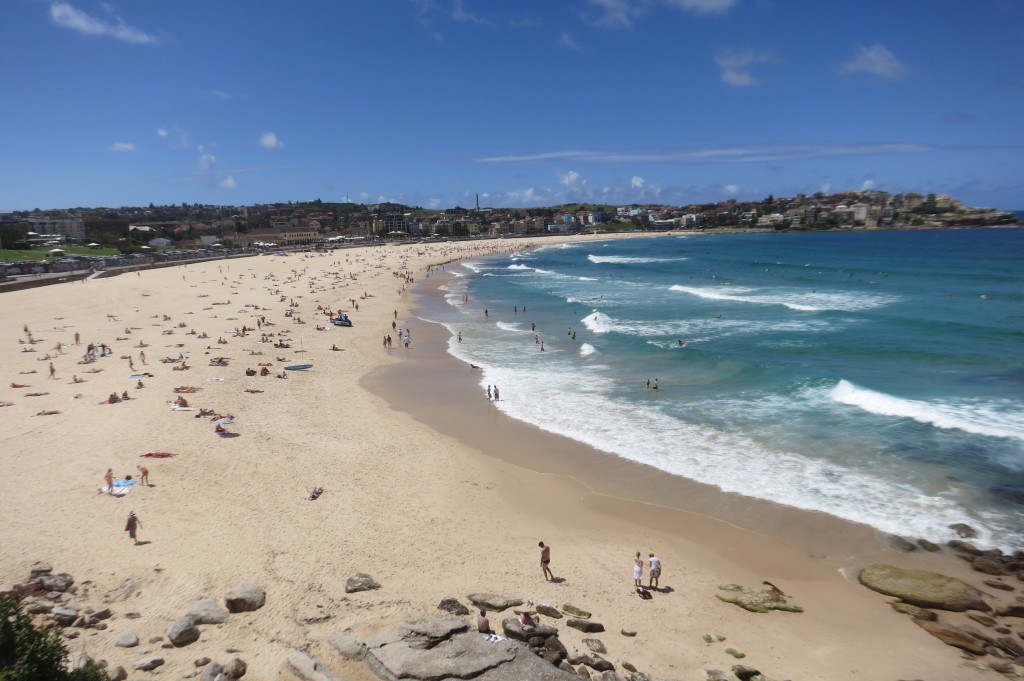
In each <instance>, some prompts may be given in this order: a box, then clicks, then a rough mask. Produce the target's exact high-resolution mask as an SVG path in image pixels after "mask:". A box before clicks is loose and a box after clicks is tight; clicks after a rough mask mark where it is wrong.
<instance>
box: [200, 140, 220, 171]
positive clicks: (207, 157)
mask: <svg viewBox="0 0 1024 681" xmlns="http://www.w3.org/2000/svg"><path fill="white" fill-rule="evenodd" d="M196 151H198V152H199V169H200V170H203V171H209V170H213V166H215V165H216V164H217V157H216V156H214V155H213V154H211V153H210V152H208V151H207V150H206V148H205V147H204V146H203V145H202V144H200V145H199V146H198V147H196Z"/></svg>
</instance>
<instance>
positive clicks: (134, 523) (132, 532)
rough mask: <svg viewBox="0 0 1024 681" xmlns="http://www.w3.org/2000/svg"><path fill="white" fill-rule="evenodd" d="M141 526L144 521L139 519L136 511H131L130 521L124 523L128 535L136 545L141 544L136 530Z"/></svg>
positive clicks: (129, 514)
mask: <svg viewBox="0 0 1024 681" xmlns="http://www.w3.org/2000/svg"><path fill="white" fill-rule="evenodd" d="M140 527H142V521H141V520H139V516H137V515H135V511H131V512H129V513H128V522H126V523H125V524H124V531H125V532H127V533H128V536H129V537H130V538H131V540H132V541H134V542H135V545H136V546H138V545H139V538H138V537H137V536H136V532H137V531H138V529H139V528H140Z"/></svg>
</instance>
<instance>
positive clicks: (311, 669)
mask: <svg viewBox="0 0 1024 681" xmlns="http://www.w3.org/2000/svg"><path fill="white" fill-rule="evenodd" d="M284 668H285V670H286V671H288V672H289V673H291V674H292V675H293V676H295V677H296V678H299V679H302V681H345V679H344V678H342V677H340V676H335V675H334V674H332V673H331V671H330V670H329V669H328V668H327V667H326V666H325V665H324V663H323V662H321V661H320V660H318V659H317V658H315V657H313V656H312V655H310V654H309V653H304V652H302V651H301V650H293V651H292V652H291V653H289V655H288V659H287V660H286V661H285V663H284Z"/></svg>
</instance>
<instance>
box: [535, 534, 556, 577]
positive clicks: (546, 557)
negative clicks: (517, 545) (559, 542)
mask: <svg viewBox="0 0 1024 681" xmlns="http://www.w3.org/2000/svg"><path fill="white" fill-rule="evenodd" d="M537 546H539V547H540V567H541V569H542V570H544V579H545V580H546V581H549V582H551V581H554V579H555V575H554V574H552V572H551V547H550V546H545V545H544V542H539V543H538V544H537Z"/></svg>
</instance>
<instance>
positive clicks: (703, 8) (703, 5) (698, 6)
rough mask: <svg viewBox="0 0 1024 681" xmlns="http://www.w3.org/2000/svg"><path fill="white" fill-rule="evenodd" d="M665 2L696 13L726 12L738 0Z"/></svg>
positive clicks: (674, 0) (668, 0) (673, 0)
mask: <svg viewBox="0 0 1024 681" xmlns="http://www.w3.org/2000/svg"><path fill="white" fill-rule="evenodd" d="M665 4H666V5H668V6H669V7H676V8H678V9H681V10H685V11H687V12H693V13H694V14H725V13H726V12H728V11H729V10H731V9H732V8H733V5H735V4H736V0H665Z"/></svg>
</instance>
